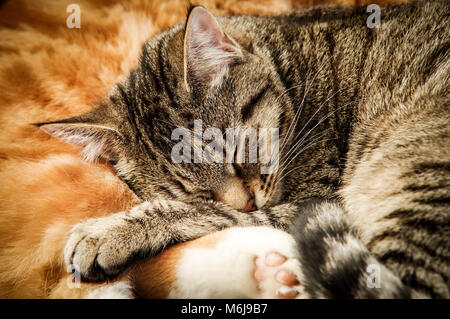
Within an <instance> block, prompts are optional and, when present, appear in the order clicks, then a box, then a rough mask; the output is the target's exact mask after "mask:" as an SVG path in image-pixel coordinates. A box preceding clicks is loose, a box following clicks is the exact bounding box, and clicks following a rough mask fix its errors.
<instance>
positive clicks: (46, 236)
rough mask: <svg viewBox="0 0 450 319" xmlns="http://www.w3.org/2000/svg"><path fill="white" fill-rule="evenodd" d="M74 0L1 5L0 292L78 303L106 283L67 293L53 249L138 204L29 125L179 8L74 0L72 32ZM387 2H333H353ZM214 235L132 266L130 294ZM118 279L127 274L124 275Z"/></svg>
mask: <svg viewBox="0 0 450 319" xmlns="http://www.w3.org/2000/svg"><path fill="white" fill-rule="evenodd" d="M71 2H72V1H65V0H64V1H50V0H48V1H32V0H28V1H26V0H14V1H6V2H4V3H3V4H2V5H1V6H0V52H1V54H0V132H1V134H0V181H1V185H0V298H83V297H85V296H86V295H87V294H88V293H89V292H91V291H93V290H94V289H97V288H98V287H99V286H101V285H103V284H88V283H81V286H80V288H78V289H70V288H69V285H68V281H69V280H70V277H69V275H70V274H69V272H68V271H67V268H66V265H65V264H64V261H63V255H62V249H63V247H64V245H65V241H66V239H67V234H68V232H69V230H70V229H71V228H72V227H73V226H74V225H75V224H77V223H78V222H81V221H83V220H85V219H87V218H92V217H100V216H104V215H107V214H110V213H114V212H118V211H121V210H125V209H127V208H130V207H131V206H133V205H135V204H136V202H137V198H136V197H135V196H134V194H132V192H131V191H130V190H129V189H128V188H127V186H126V185H125V184H124V183H122V182H121V181H120V180H119V179H118V178H117V177H116V176H115V175H114V174H113V172H112V171H111V169H110V168H109V167H108V166H107V165H105V164H103V163H98V164H95V165H90V164H86V163H84V162H83V161H82V160H81V157H80V156H79V154H78V151H79V149H78V148H76V147H74V146H71V145H69V144H66V143H63V142H60V141H58V140H57V139H54V138H51V137H49V136H48V135H46V134H44V133H43V132H41V131H40V130H39V129H37V128H36V127H34V126H32V125H31V123H37V122H45V121H50V120H56V119H62V118H67V117H71V116H75V115H78V114H81V113H85V112H87V111H89V110H90V108H91V106H92V105H94V103H95V102H97V101H100V100H101V99H102V98H103V97H104V96H105V95H106V93H107V91H108V89H109V88H110V87H111V86H112V85H113V84H114V83H116V82H117V81H118V80H119V79H120V78H121V77H122V76H125V75H126V74H127V73H128V72H129V71H130V70H131V69H132V68H133V67H134V66H135V65H136V63H137V58H138V56H139V52H140V49H141V46H142V44H143V43H144V42H145V41H146V40H148V39H149V38H150V37H151V36H152V35H154V34H155V33H157V32H159V31H161V30H163V29H165V28H167V27H169V26H172V25H174V24H176V23H179V22H181V21H183V20H184V19H185V17H186V12H187V7H188V3H187V1H182V0H172V1H162V0H158V1H156V0H155V1H144V0H134V1H118V0H116V1H102V0H98V1H87V0H80V1H77V4H79V6H80V8H81V28H80V29H69V28H67V26H66V19H67V17H68V16H69V14H70V13H67V12H66V8H67V6H68V5H69V4H70V3H71ZM326 2H328V3H329V2H330V1H321V0H292V1H290V0H283V1H279V0H257V1H235V0H231V1H220V0H210V1H192V4H193V5H202V6H204V7H206V8H207V9H208V10H210V11H211V12H212V13H213V14H215V15H226V14H261V15H262V14H277V13H281V12H286V11H289V10H292V9H294V8H298V7H303V6H309V5H314V4H321V3H326ZM374 2H376V3H381V4H382V3H386V1H372V0H370V1H358V0H340V1H334V3H338V4H343V5H361V4H364V3H374ZM223 233H226V231H225V232H220V233H217V234H212V235H209V236H206V237H205V238H200V239H198V240H195V241H192V242H188V243H183V244H179V245H176V246H174V247H172V248H169V249H167V250H166V251H165V252H163V253H162V254H160V255H159V256H157V257H155V258H153V259H151V260H149V261H146V262H144V263H142V264H140V265H139V267H137V268H136V269H137V270H135V271H134V276H133V278H134V280H135V284H136V288H137V292H138V295H139V296H142V297H159V298H163V297H167V295H168V292H169V290H170V288H171V287H172V286H173V284H174V274H173V269H174V268H175V264H176V263H177V260H178V258H179V256H180V254H181V252H182V251H183V249H184V248H186V247H211V248H212V247H214V245H215V244H216V243H217V242H218V241H220V239H221V238H222V236H223ZM125 275H127V274H125Z"/></svg>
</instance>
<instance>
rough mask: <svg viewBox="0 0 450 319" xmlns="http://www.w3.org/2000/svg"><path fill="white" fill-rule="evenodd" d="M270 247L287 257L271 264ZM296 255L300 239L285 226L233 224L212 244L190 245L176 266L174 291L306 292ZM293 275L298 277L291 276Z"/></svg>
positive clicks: (198, 294) (177, 294)
mask: <svg viewBox="0 0 450 319" xmlns="http://www.w3.org/2000/svg"><path fill="white" fill-rule="evenodd" d="M270 253H278V254H279V255H281V256H283V258H284V259H283V260H282V261H283V262H282V263H276V264H275V265H272V264H271V263H270V258H269V264H267V263H266V259H267V258H266V257H267V255H268V254H270ZM297 257H298V249H297V246H296V243H295V240H294V238H293V237H292V236H291V235H289V234H288V233H286V232H283V231H281V230H276V229H273V228H270V227H234V228H230V229H229V230H227V231H226V234H225V236H224V237H223V238H222V239H220V241H219V242H218V243H217V245H216V246H215V247H213V248H207V249H206V248H190V249H186V250H185V252H184V254H183V257H182V258H181V260H180V262H179V263H178V266H177V285H176V286H177V289H175V290H173V291H172V292H171V295H170V297H172V298H288V297H291V296H292V297H295V298H303V297H304V296H305V295H304V293H303V287H302V285H301V281H302V280H301V273H300V265H299V262H298V259H297ZM286 271H287V276H286V273H285V272H286ZM255 274H258V275H260V277H258V279H256V278H255ZM292 277H293V278H294V279H295V280H293V281H292V280H291V281H286V280H288V279H289V280H290V279H292ZM293 291H294V292H295V296H294V292H293Z"/></svg>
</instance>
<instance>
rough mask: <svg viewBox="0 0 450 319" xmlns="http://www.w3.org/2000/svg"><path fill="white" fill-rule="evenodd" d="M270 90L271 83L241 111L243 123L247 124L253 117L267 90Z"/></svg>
mask: <svg viewBox="0 0 450 319" xmlns="http://www.w3.org/2000/svg"><path fill="white" fill-rule="evenodd" d="M269 88H270V83H268V84H266V85H265V86H264V87H263V88H262V89H261V90H260V91H259V92H258V93H257V94H255V95H254V96H253V97H252V98H251V99H250V101H248V102H247V104H245V105H244V106H243V107H242V109H241V117H242V121H243V122H246V121H247V120H248V119H250V118H251V117H252V116H253V112H254V111H255V108H256V106H257V105H258V103H259V102H260V101H261V100H262V98H263V97H264V95H265V94H266V92H267V90H268V89H269Z"/></svg>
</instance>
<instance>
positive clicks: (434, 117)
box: [42, 2, 450, 297]
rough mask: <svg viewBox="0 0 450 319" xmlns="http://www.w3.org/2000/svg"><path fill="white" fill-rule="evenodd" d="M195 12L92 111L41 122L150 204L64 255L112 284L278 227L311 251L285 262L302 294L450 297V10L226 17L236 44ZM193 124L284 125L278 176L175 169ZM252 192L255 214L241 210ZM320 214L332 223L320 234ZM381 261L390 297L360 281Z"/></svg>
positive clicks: (202, 167)
mask: <svg viewBox="0 0 450 319" xmlns="http://www.w3.org/2000/svg"><path fill="white" fill-rule="evenodd" d="M193 12H195V15H193V14H192V13H191V16H190V17H191V19H192V20H190V21H188V22H187V27H186V33H185V32H184V28H183V26H177V27H175V28H173V29H171V30H169V31H167V32H164V33H162V34H160V35H158V36H156V37H155V38H153V39H152V40H151V41H150V42H149V43H148V44H146V45H145V47H144V51H143V56H142V58H141V63H140V66H139V67H138V69H137V70H135V71H133V72H132V73H131V75H130V76H129V77H128V78H127V79H126V80H125V81H123V82H122V83H121V84H119V86H117V87H116V88H115V89H114V90H113V91H112V92H111V93H110V96H109V97H108V99H106V100H105V102H103V103H102V104H101V105H100V107H99V108H97V109H96V110H95V111H94V112H93V113H91V114H89V115H85V116H81V117H78V118H74V119H69V120H66V121H62V122H57V123H56V122H55V123H50V124H48V123H46V125H44V126H42V127H43V129H44V130H46V131H47V132H49V133H51V134H53V135H55V136H59V137H62V138H63V139H66V140H69V141H72V142H73V141H75V142H76V143H78V144H80V145H82V146H83V147H85V149H84V152H85V155H86V157H88V158H96V157H99V156H101V157H103V158H105V159H107V160H109V161H111V163H112V164H113V166H114V167H115V169H116V172H117V174H118V175H119V176H120V177H122V179H124V180H125V181H126V182H127V184H128V185H129V186H130V188H131V189H132V190H133V191H134V192H135V193H136V194H137V195H138V196H139V197H140V198H141V200H142V201H143V203H142V204H141V205H138V206H136V207H135V208H133V209H132V210H130V211H128V212H124V213H117V214H114V215H111V216H108V217H104V218H102V219H95V220H88V221H86V222H85V223H82V224H79V225H77V226H76V227H75V228H74V229H73V230H72V232H71V235H70V238H69V240H68V243H67V245H66V249H65V255H66V261H67V262H69V263H72V264H74V265H76V267H77V268H78V269H79V270H80V271H81V274H82V276H83V278H84V279H88V280H94V281H95V280H103V279H106V278H109V277H112V276H115V275H117V274H118V273H119V272H121V271H122V270H123V269H124V268H125V267H127V266H129V265H131V264H132V263H134V262H136V261H137V259H142V258H144V257H147V256H150V255H153V254H155V253H158V252H160V251H161V250H162V249H163V248H165V247H166V246H167V245H169V244H173V243H176V242H181V241H188V240H192V239H195V238H198V237H200V236H203V235H206V234H209V233H211V232H214V231H217V230H221V229H223V228H227V227H231V226H255V225H269V226H273V227H276V228H282V229H286V230H292V231H294V232H298V233H296V235H295V237H296V239H297V243H298V245H299V247H300V253H299V254H298V255H293V256H288V257H289V258H295V259H298V260H299V262H300V266H298V265H297V266H298V267H297V268H299V269H297V270H295V269H294V270H293V271H294V272H296V275H297V277H298V278H299V280H300V283H301V284H302V285H303V286H305V290H304V291H302V294H301V295H302V296H307V297H411V296H419V295H420V294H423V295H424V296H431V297H449V289H448V277H449V269H450V268H449V267H448V258H449V242H450V235H449V218H450V213H449V207H448V198H449V194H448V192H449V166H448V165H449V161H450V153H449V152H450V150H449V148H448V145H449V144H450V143H449V142H450V137H449V125H448V124H449V123H450V112H449V110H448V107H449V97H448V96H449V86H448V74H449V67H450V59H449V28H448V15H449V5H448V3H447V2H430V3H425V2H424V3H418V4H412V5H407V6H396V7H387V8H383V9H382V12H381V13H382V20H381V21H382V22H381V27H380V28H379V29H378V28H374V29H370V28H368V27H367V25H366V19H367V17H368V14H367V13H366V12H365V11H364V10H359V11H351V10H343V9H313V10H309V11H306V12H299V13H295V14H292V15H289V16H280V17H273V18H262V17H231V18H221V19H219V20H218V21H219V24H220V25H221V27H223V31H224V32H225V34H223V33H221V29H220V27H218V26H217V25H215V24H214V21H213V20H211V18H210V17H209V16H208V14H207V13H205V12H203V11H201V9H194V11H193ZM205 30H206V31H205ZM199 34H200V35H201V37H198V35H199ZM228 36H229V37H228ZM202 37H203V38H202ZM205 37H206V39H207V40H206V41H205V42H203V40H202V39H204V38H205ZM204 50H207V51H208V50H210V51H208V52H206V53H205V52H203V51H204ZM205 66H206V67H205ZM195 119H202V120H203V122H204V123H205V126H206V127H219V128H226V127H236V126H240V127H249V126H252V127H279V128H280V136H281V142H282V143H281V147H280V169H279V171H278V173H277V174H272V175H269V176H265V177H262V176H259V170H258V169H259V166H258V165H247V164H244V165H242V166H240V167H237V168H236V167H234V168H233V167H232V168H230V167H228V166H227V165H226V164H223V165H209V166H208V165H206V164H184V165H174V163H173V162H171V158H170V154H171V148H172V146H173V143H171V142H170V136H171V131H172V130H173V129H174V127H182V126H184V127H192V121H193V120H195ZM292 123H294V124H292ZM317 134H319V135H317ZM284 141H286V142H284ZM297 142H299V144H296V143H297ZM296 145H297V146H299V147H298V148H297V147H296ZM288 150H293V153H288ZM297 154H298V157H296V158H294V159H293V156H295V155H297ZM290 155H292V156H290ZM291 159H293V160H292V161H291ZM283 164H284V165H283ZM286 174H287V175H286ZM242 194H244V195H242ZM199 197H206V198H208V199H209V198H213V199H215V201H214V202H202V201H199V200H198V199H199ZM313 197H318V198H321V199H322V200H323V199H326V200H332V201H336V202H337V203H338V204H332V205H335V206H333V209H332V210H331V211H334V212H335V214H336V216H341V214H342V220H340V221H338V222H336V221H335V220H333V218H329V217H327V216H328V215H326V214H325V215H323V214H322V213H323V212H322V210H321V207H322V206H321V205H325V206H324V207H327V206H326V205H330V204H328V203H324V204H318V205H316V206H314V207H309V206H308V208H305V206H303V205H302V203H303V202H304V201H306V200H308V199H310V198H313ZM251 198H253V199H254V200H255V202H256V206H257V208H258V210H256V211H250V212H240V211H239V210H241V209H244V208H245V207H247V202H249V200H250V199H251ZM220 202H225V203H226V204H228V205H224V204H223V203H220ZM343 212H345V213H343ZM321 214H322V215H323V216H322V215H321ZM344 215H345V216H344ZM296 216H300V217H299V218H300V221H298V224H296V225H297V226H298V228H300V229H301V231H300V232H299V229H298V228H297V229H293V228H291V227H292V224H293V222H294V220H295V217H296ZM305 216H309V217H310V218H309V219H308V220H306V219H305V218H306V217H305ZM320 216H322V217H320ZM333 216H334V215H333ZM316 217H317V218H322V219H321V222H322V221H323V223H324V224H321V222H317V223H316V224H314V223H313V222H312V223H313V224H312V225H309V226H308V223H309V222H311V221H314V219H315V218H316ZM327 222H329V224H327ZM333 222H336V225H341V226H342V227H341V226H333V224H332V223H333ZM341 223H342V224H341ZM347 223H348V224H347ZM314 225H315V226H317V227H313V226H314ZM330 225H331V226H330ZM340 227H341V228H340ZM318 229H319V230H318ZM336 229H338V230H336ZM324 230H327V231H324ZM333 230H334V231H335V232H333ZM193 243H195V242H193ZM333 243H334V244H333ZM365 247H367V249H368V251H370V253H371V255H370V254H369V253H368V251H367V250H366V248H365ZM236 249H237V248H236ZM336 251H338V252H340V254H337V255H336V256H334V257H333V254H334V253H335V252H336ZM169 252H170V249H169V250H168V252H166V253H163V254H161V256H160V257H158V258H160V259H161V258H163V257H164V255H165V254H168V253H169ZM311 252H313V254H312V255H310V253H311ZM327 256H328V257H329V258H331V259H327V258H328V257H327ZM330 256H331V257H330ZM326 257H327V258H326ZM374 257H375V258H377V259H378V261H376V260H375V259H374ZM369 261H370V263H372V264H375V265H378V266H379V267H382V269H383V270H382V272H383V274H384V273H386V275H385V276H386V277H382V278H385V283H386V282H387V283H389V284H387V285H385V286H383V287H382V289H381V290H368V288H367V286H364V285H363V284H361V282H359V280H362V282H365V281H364V279H365V278H366V277H367V273H365V270H366V268H367V266H368V264H369ZM384 266H386V268H384ZM388 269H389V270H388ZM313 270H317V272H315V273H313V272H314V271H313ZM349 274H352V275H353V277H352V276H351V275H349ZM383 276H384V275H383ZM330 278H334V279H335V280H332V281H331V282H333V284H332V285H331V286H328V284H327V283H326V282H328V283H329V282H330V280H329V279H330ZM349 283H352V284H349ZM340 285H341V286H340ZM346 285H350V286H351V288H352V289H343V288H342V287H344V286H345V287H347V286H346ZM216 288H217V287H216ZM217 289H220V288H217ZM411 289H412V290H411ZM193 293H195V292H193ZM177 296H186V295H183V293H180V294H178V295H177ZM202 296H204V297H206V295H202ZM215 296H216V295H215Z"/></svg>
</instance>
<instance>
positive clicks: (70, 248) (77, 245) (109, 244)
mask: <svg viewBox="0 0 450 319" xmlns="http://www.w3.org/2000/svg"><path fill="white" fill-rule="evenodd" d="M118 226H119V225H118V223H117V222H115V221H114V220H113V219H108V218H98V219H89V220H87V221H86V222H83V223H80V224H77V225H76V226H75V227H73V228H72V230H71V231H70V233H69V239H68V241H67V243H66V246H65V248H64V260H65V262H66V263H67V264H69V265H72V267H73V269H75V271H76V272H78V273H79V275H80V277H81V279H82V280H83V281H88V282H99V281H106V280H109V279H112V278H114V277H116V276H117V275H118V274H119V273H120V272H121V271H122V270H123V269H124V268H125V265H126V264H127V262H128V260H129V258H130V254H129V253H128V249H126V247H125V245H126V243H125V242H123V240H121V239H120V236H119V235H120V231H119V229H120V227H118Z"/></svg>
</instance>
